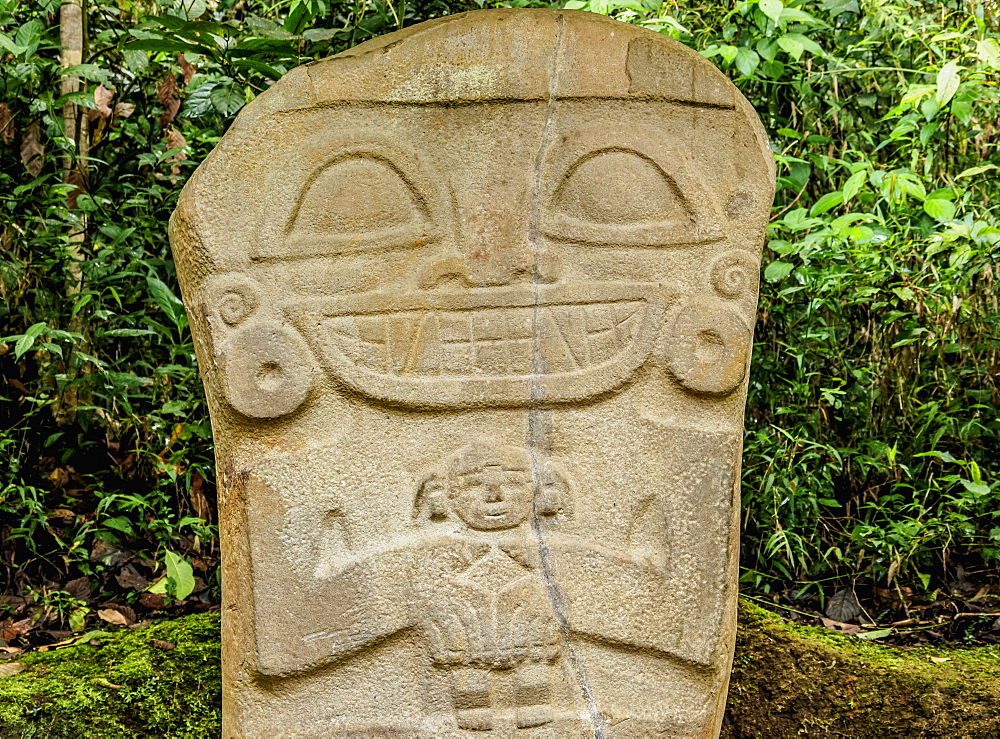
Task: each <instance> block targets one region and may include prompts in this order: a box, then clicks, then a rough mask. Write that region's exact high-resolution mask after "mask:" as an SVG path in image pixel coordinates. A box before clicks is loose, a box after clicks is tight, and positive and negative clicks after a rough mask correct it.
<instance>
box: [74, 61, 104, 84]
mask: <svg viewBox="0 0 1000 739" xmlns="http://www.w3.org/2000/svg"><path fill="white" fill-rule="evenodd" d="M63 74H65V75H66V76H68V77H83V79H85V80H90V81H91V82H101V83H104V82H107V81H108V80H109V79H111V72H110V71H108V70H107V69H101V68H100V67H98V66H97V65H96V64H76V65H74V66H72V67H67V68H66V69H65V70H64V71H63Z"/></svg>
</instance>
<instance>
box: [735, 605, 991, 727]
mask: <svg viewBox="0 0 1000 739" xmlns="http://www.w3.org/2000/svg"><path fill="white" fill-rule="evenodd" d="M932 658H933V659H932ZM935 659H936V660H937V661H935ZM998 705H1000V648H997V647H986V648H977V649H923V648H921V649H894V648H891V647H886V646H881V645H879V644H873V643H871V642H868V641H865V640H863V639H858V638H856V637H850V636H844V635H842V634H836V633H834V632H832V631H830V630H828V629H823V628H818V627H811V626H803V625H800V624H789V623H785V622H784V621H782V620H781V619H780V618H778V617H777V616H775V615H774V614H772V613H769V612H767V611H764V610H762V609H760V608H757V607H756V606H753V605H750V604H747V603H741V604H740V631H739V635H738V640H737V647H736V659H735V661H734V667H733V677H732V682H731V686H730V691H729V705H728V708H727V713H726V726H725V729H724V731H723V736H724V737H732V738H734V739H735V738H736V737H776V738H781V737H798V736H804V735H805V736H839V737H855V738H857V739H865V738H867V737H878V738H879V739H882V738H883V737H890V736H913V737H954V738H955V739H958V738H960V737H967V738H969V739H973V738H977V737H983V738H984V739H986V738H987V737H989V738H990V739H994V738H995V737H997V736H1000V711H998V710H997V706H998Z"/></svg>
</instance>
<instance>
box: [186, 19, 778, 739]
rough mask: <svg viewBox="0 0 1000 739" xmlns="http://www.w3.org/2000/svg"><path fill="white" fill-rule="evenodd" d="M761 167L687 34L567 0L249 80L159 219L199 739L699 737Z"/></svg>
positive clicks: (766, 174) (715, 669) (746, 126)
mask: <svg viewBox="0 0 1000 739" xmlns="http://www.w3.org/2000/svg"><path fill="white" fill-rule="evenodd" d="M771 161H772V158H771V154H770V149H769V147H768V144H767V140H766V137H765V135H764V132H763V129H762V128H761V126H760V123H759V121H758V119H757V117H756V115H755V113H754V111H753V109H752V108H751V107H750V105H749V104H748V103H747V102H746V100H745V99H744V98H743V97H742V96H741V95H740V94H739V93H738V92H737V90H736V88H735V87H734V86H733V85H732V84H731V83H730V82H729V81H728V80H727V79H726V78H725V77H724V76H723V75H722V74H721V73H720V72H718V71H717V70H716V69H715V68H714V67H713V66H712V65H711V64H710V63H709V62H707V61H706V60H705V59H703V58H702V57H701V56H699V55H698V54H697V53H695V52H694V51H691V50H689V49H686V48H684V47H683V46H681V45H679V44H677V43H674V42H672V41H669V40H667V39H665V38H663V37H661V36H659V35H657V34H655V33H653V32H651V31H648V30H644V29H640V28H637V27H634V26H629V25H625V24H622V23H618V22H615V21H611V20H608V19H606V18H603V17H600V16H596V15H591V14H588V13H580V12H574V11H565V12H563V11H547V10H495V11H478V12H473V13H467V14H462V15H457V16H451V17H448V18H443V19H440V20H437V21H431V22H428V23H424V24H421V25H419V26H415V27H413V28H410V29H407V30H404V31H401V32H399V33H395V34H391V35H389V36H385V37H383V38H379V39H374V40H372V41H369V42H367V43H365V44H362V45H360V46H358V47H356V48H355V49H352V50H350V51H348V52H345V53H344V54H341V55H339V56H336V57H332V58H329V59H325V60H322V61H320V62H316V63H313V64H309V65H306V66H303V67H300V68H298V69H295V70H293V71H292V72H290V73H289V74H288V75H286V76H285V77H284V78H283V79H282V80H281V81H279V82H278V83H277V84H275V85H274V86H273V87H272V88H271V89H270V90H269V91H267V92H266V93H264V94H263V95H261V96H260V98H258V99H257V100H256V101H254V102H253V103H251V104H250V105H248V106H247V108H246V109H245V110H244V111H243V112H242V113H241V114H240V116H239V118H238V119H237V120H236V122H235V123H234V125H233V126H232V128H231V129H230V131H229V132H228V133H227V134H226V136H225V137H224V139H223V140H222V142H221V143H220V144H219V146H218V147H217V148H216V150H215V151H214V152H213V153H212V154H211V155H210V156H209V158H208V159H207V160H206V161H205V162H204V163H203V164H202V165H201V166H200V167H199V168H198V170H197V172H196V173H195V174H194V176H193V177H192V179H191V181H190V182H189V183H188V184H187V186H186V187H185V189H184V191H183V193H182V194H181V198H180V202H179V204H178V207H177V210H176V212H175V213H174V216H173V218H172V220H171V230H170V236H171V243H172V245H173V249H174V254H175V257H176V262H177V266H178V272H179V275H180V278H181V284H182V289H183V294H184V299H185V304H186V306H187V308H188V311H189V315H190V320H191V326H192V332H193V334H194V338H195V344H196V348H197V352H198V359H199V365H200V368H201V372H202V375H203V378H204V381H205V387H206V391H207V393H208V398H209V403H210V408H211V412H212V422H213V428H214V431H215V440H216V455H217V461H218V479H219V491H220V510H221V513H220V515H221V525H222V536H223V546H224V551H223V572H224V583H223V590H224V592H223V595H224V610H223V614H224V620H223V634H224V654H223V670H224V690H225V699H224V708H223V713H224V723H225V727H224V733H225V736H226V737H273V736H279V735H281V736H286V735H287V736H335V735H353V736H447V735H455V736H463V735H469V736H486V735H496V736H525V737H528V736H556V737H563V736H566V737H570V736H601V737H604V736H615V737H618V736H623V737H629V736H636V737H645V736H669V737H710V736H715V735H717V734H718V731H719V725H720V721H721V713H722V708H723V705H724V701H725V696H726V686H727V680H728V671H729V663H730V660H731V654H732V645H733V636H734V626H735V624H734V618H735V597H736V563H737V530H738V519H739V508H738V484H739V469H740V452H741V433H742V414H743V406H744V403H745V397H746V387H747V366H748V361H749V354H750V348H751V343H752V326H753V320H754V311H755V308H756V300H757V275H758V265H759V258H760V247H761V243H762V240H763V236H764V230H765V227H766V224H767V218H768V213H769V208H770V204H771V198H772V194H773V187H774V173H773V167H772V163H771Z"/></svg>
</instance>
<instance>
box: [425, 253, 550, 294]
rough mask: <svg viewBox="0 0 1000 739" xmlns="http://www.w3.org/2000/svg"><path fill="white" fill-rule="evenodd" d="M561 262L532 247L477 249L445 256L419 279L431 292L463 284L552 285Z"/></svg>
mask: <svg viewBox="0 0 1000 739" xmlns="http://www.w3.org/2000/svg"><path fill="white" fill-rule="evenodd" d="M559 272H560V268H559V262H558V260H557V259H556V257H555V255H554V254H552V253H551V252H549V251H548V250H546V249H541V250H539V251H538V252H535V250H534V249H533V248H532V247H531V246H529V245H525V246H524V247H523V248H519V249H517V250H512V253H507V252H506V251H502V252H501V253H499V254H497V253H495V252H493V251H491V250H490V249H489V248H488V247H485V246H484V247H482V248H479V249H475V250H473V251H471V252H470V253H468V254H466V255H465V256H464V257H460V256H458V255H450V256H446V257H445V258H444V259H439V260H437V261H436V262H434V263H433V264H431V265H429V266H428V267H427V268H426V269H425V270H424V271H423V273H422V274H421V276H420V287H422V288H424V289H430V288H435V287H442V286H445V285H454V284H456V283H458V284H463V285H465V286H467V287H490V286H494V287H497V286H501V285H514V284H517V283H534V282H541V283H550V282H556V281H557V280H558V279H559Z"/></svg>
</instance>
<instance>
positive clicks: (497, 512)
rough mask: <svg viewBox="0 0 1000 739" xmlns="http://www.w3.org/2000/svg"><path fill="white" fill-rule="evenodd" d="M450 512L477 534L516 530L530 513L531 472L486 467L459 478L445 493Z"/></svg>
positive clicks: (532, 492) (531, 496) (532, 493)
mask: <svg viewBox="0 0 1000 739" xmlns="http://www.w3.org/2000/svg"><path fill="white" fill-rule="evenodd" d="M449 495H450V498H451V507H452V511H453V512H454V513H455V515H457V516H458V517H459V518H460V519H462V521H463V522H464V523H465V525H466V526H468V527H469V528H472V529H476V530H477V531H501V530H504V529H511V528H514V527H515V526H520V525H521V524H522V523H524V522H525V521H526V520H527V519H528V515H529V514H530V513H531V503H532V500H533V499H534V497H535V485H534V481H533V480H532V479H531V470H511V469H504V467H502V466H501V465H490V466H487V467H483V468H482V469H480V470H475V471H472V472H468V473H466V474H463V475H461V476H460V477H459V478H458V479H457V480H456V481H455V483H453V485H452V488H451V490H450V492H449Z"/></svg>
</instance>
